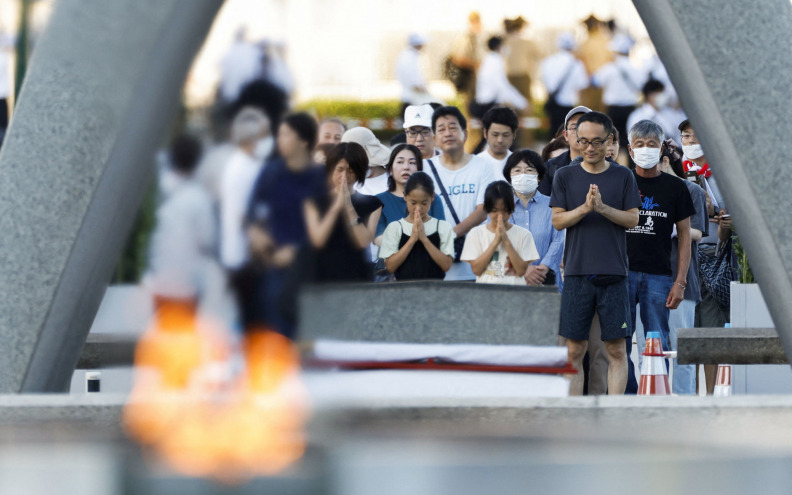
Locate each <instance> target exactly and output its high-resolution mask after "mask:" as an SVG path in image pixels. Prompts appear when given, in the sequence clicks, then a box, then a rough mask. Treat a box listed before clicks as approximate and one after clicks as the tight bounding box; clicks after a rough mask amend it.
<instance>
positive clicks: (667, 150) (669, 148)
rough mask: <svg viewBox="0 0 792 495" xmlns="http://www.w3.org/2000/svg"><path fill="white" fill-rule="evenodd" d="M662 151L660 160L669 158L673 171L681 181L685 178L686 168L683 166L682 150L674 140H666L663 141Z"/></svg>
mask: <svg viewBox="0 0 792 495" xmlns="http://www.w3.org/2000/svg"><path fill="white" fill-rule="evenodd" d="M663 145H664V146H662V151H661V152H660V159H661V160H662V159H663V157H664V156H667V157H668V162H669V164H670V165H671V170H673V171H674V174H675V175H676V176H677V177H679V178H680V179H684V178H685V168H684V166H683V165H682V154H683V153H682V150H681V149H680V148H679V145H677V144H676V142H675V141H674V140H673V139H666V140H665V141H663Z"/></svg>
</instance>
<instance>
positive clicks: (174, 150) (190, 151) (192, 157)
mask: <svg viewBox="0 0 792 495" xmlns="http://www.w3.org/2000/svg"><path fill="white" fill-rule="evenodd" d="M202 151H203V145H202V144H201V141H200V140H199V139H198V138H197V137H195V136H191V135H189V134H182V135H180V136H178V137H177V138H176V139H174V140H173V142H172V143H171V145H170V149H169V150H168V156H169V157H170V161H171V164H172V165H173V169H174V170H176V171H178V172H181V173H183V174H191V173H192V172H193V170H195V167H196V165H198V159H199V158H201V152H202Z"/></svg>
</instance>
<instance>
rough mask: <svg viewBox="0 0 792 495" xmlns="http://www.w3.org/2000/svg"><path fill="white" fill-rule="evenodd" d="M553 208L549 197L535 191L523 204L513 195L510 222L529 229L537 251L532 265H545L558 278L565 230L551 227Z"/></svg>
mask: <svg viewBox="0 0 792 495" xmlns="http://www.w3.org/2000/svg"><path fill="white" fill-rule="evenodd" d="M552 216H553V210H552V208H550V197H549V196H545V195H544V194H542V193H540V192H539V191H536V192H535V193H534V195H533V198H531V199H530V200H528V204H527V205H526V204H523V203H522V201H521V200H520V198H518V197H517V196H516V195H515V196H514V213H513V214H512V216H511V219H510V221H511V223H513V224H514V225H519V226H520V227H523V228H526V229H528V230H530V231H531V234H532V235H533V240H534V243H535V244H536V249H537V251H539V261H535V262H533V263H532V264H533V265H545V266H548V267H549V268H550V269H552V270H553V271H555V272H556V276H557V277H558V279H559V280H560V278H561V274H560V273H559V271H558V267H559V266H560V265H561V259H562V258H563V256H564V239H565V238H566V230H561V231H558V230H556V229H555V228H554V227H553V220H552Z"/></svg>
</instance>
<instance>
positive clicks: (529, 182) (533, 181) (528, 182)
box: [511, 174, 539, 194]
mask: <svg viewBox="0 0 792 495" xmlns="http://www.w3.org/2000/svg"><path fill="white" fill-rule="evenodd" d="M511 182H512V187H513V188H514V190H515V191H517V192H518V193H520V194H531V193H533V192H534V191H536V188H537V186H538V185H539V176H538V175H531V174H520V175H514V176H512V178H511Z"/></svg>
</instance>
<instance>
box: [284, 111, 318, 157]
mask: <svg viewBox="0 0 792 495" xmlns="http://www.w3.org/2000/svg"><path fill="white" fill-rule="evenodd" d="M283 123H284V124H286V125H288V126H289V127H290V128H291V129H292V130H293V131H294V132H296V133H297V136H299V138H300V139H301V140H302V141H305V142H306V143H308V149H309V150H312V149H314V148H315V147H316V134H317V133H318V132H319V125H318V124H317V123H316V119H315V118H313V117H311V116H310V115H309V114H307V113H305V112H297V113H290V114H288V115H287V116H285V117H283Z"/></svg>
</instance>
